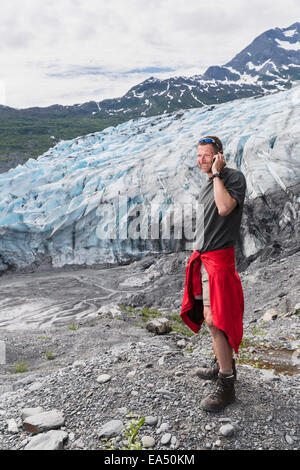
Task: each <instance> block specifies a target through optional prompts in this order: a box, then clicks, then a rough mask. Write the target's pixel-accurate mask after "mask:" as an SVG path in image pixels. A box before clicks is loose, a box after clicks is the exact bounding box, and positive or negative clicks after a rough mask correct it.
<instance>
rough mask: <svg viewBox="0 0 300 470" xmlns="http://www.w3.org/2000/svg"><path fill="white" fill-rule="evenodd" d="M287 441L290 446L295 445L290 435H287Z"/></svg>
mask: <svg viewBox="0 0 300 470" xmlns="http://www.w3.org/2000/svg"><path fill="white" fill-rule="evenodd" d="M285 440H286V442H287V443H288V444H290V445H292V444H294V441H293V439H292V438H291V436H289V435H288V434H286V435H285Z"/></svg>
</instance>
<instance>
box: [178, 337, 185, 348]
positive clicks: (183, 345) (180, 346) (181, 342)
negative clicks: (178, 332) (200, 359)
mask: <svg viewBox="0 0 300 470" xmlns="http://www.w3.org/2000/svg"><path fill="white" fill-rule="evenodd" d="M176 344H177V346H178V347H179V348H185V347H186V342H185V341H184V339H180V340H179V341H177V343H176Z"/></svg>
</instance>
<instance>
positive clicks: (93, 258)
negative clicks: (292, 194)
mask: <svg viewBox="0 0 300 470" xmlns="http://www.w3.org/2000/svg"><path fill="white" fill-rule="evenodd" d="M203 135H217V136H219V137H220V138H221V140H222V141H223V144H224V148H225V151H224V154H225V157H226V159H227V164H228V166H229V167H232V168H238V169H239V170H240V171H242V172H243V173H244V175H245V177H246V179H247V187H248V190H247V198H248V200H254V199H255V198H257V197H259V196H262V195H264V194H268V192H270V191H274V190H276V188H281V189H282V190H284V191H285V190H286V189H287V188H289V187H292V186H293V185H295V184H296V183H298V182H299V176H300V165H299V160H300V158H299V157H300V86H294V87H293V88H291V89H290V90H288V91H282V92H279V93H276V94H272V95H268V96H265V97H261V98H248V99H241V100H237V101H233V102H228V103H223V104H220V105H216V106H215V107H213V108H212V107H208V106H206V107H204V108H200V109H199V108H197V109H191V110H186V111H182V112H175V113H173V114H168V115H167V114H165V115H162V116H154V117H149V118H141V119H137V120H131V121H128V122H126V123H123V124H120V125H119V126H117V127H109V128H107V129H105V130H103V131H101V132H94V133H91V134H88V135H85V136H79V137H77V138H75V139H72V140H68V141H61V142H59V143H58V144H57V145H55V147H53V148H50V149H49V150H48V151H47V152H45V153H44V154H43V155H41V156H39V157H38V158H37V159H32V158H30V159H29V160H28V161H27V162H26V163H25V164H24V165H18V166H17V167H16V168H14V169H10V170H9V171H7V172H6V173H3V174H0V270H1V269H2V270H5V269H7V268H8V267H9V266H15V267H24V266H27V265H30V264H31V263H33V262H35V261H36V260H38V259H39V260H43V259H46V258H47V259H51V260H52V265H53V266H63V265H65V264H88V265H91V264H95V263H102V262H111V263H115V262H120V261H122V260H128V259H132V258H134V257H135V256H141V255H143V254H145V253H148V252H151V251H153V252H157V251H170V250H171V251H172V250H173V249H175V248H176V246H175V245H174V244H173V245H172V243H171V242H169V243H168V241H166V240H163V239H160V240H149V239H147V240H141V239H139V238H138V237H137V238H134V237H131V238H127V239H126V237H123V238H122V237H120V233H125V232H126V230H125V231H124V226H125V225H126V227H127V224H128V208H129V210H130V211H131V214H134V213H135V215H137V214H138V213H137V212H136V211H137V210H139V209H141V207H142V206H143V207H146V206H147V205H148V206H150V205H151V206H157V207H159V208H160V209H161V211H162V216H163V215H164V213H165V212H166V211H167V209H168V207H169V206H170V205H174V204H175V205H176V204H180V205H182V204H184V203H185V202H186V203H188V202H190V201H197V198H198V194H199V189H200V187H201V185H202V184H203V181H204V178H206V176H203V175H202V174H201V171H200V169H199V168H198V167H197V162H196V143H197V140H198V139H199V137H200V136H203ZM125 196H126V198H127V203H128V206H126V207H125V206H124V205H123V206H122V204H119V205H118V201H120V198H121V199H122V197H125ZM124 200H125V199H124ZM117 205H118V207H117ZM116 207H117V209H118V211H117V210H116ZM104 208H106V209H107V210H106V211H104V210H102V209H104ZM126 208H127V209H126ZM110 209H112V210H110ZM126 210H127V213H126ZM116 213H117V215H116ZM129 215H130V214H129ZM115 217H117V223H118V230H119V231H120V233H119V232H117V236H116V233H115V231H114V225H115V220H116V219H115ZM143 217H144V219H143V220H141V222H143V223H144V222H145V217H146V215H145V214H144V215H143ZM124 224H125V225H124ZM126 227H125V228H126ZM105 230H106V233H107V234H109V235H107V237H106V239H103V238H101V237H100V238H99V233H102V234H103V233H104V232H105Z"/></svg>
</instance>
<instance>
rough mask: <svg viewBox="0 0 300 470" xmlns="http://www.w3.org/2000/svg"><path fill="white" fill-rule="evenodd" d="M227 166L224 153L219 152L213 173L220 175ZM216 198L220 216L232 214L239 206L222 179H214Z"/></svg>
mask: <svg viewBox="0 0 300 470" xmlns="http://www.w3.org/2000/svg"><path fill="white" fill-rule="evenodd" d="M225 165H226V162H225V158H224V155H223V152H218V153H217V154H216V157H215V161H214V163H213V166H212V169H211V171H212V173H213V174H214V173H220V172H221V171H222V170H223V168H224V167H225ZM214 198H215V203H216V206H217V208H218V212H219V215H221V216H223V217H224V216H226V215H228V214H230V212H232V211H233V209H234V208H235V207H236V206H237V200H236V199H234V198H233V197H232V196H231V195H230V194H229V192H228V191H227V190H226V188H225V186H224V182H223V181H222V180H221V179H220V178H214Z"/></svg>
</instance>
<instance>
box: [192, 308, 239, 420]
mask: <svg viewBox="0 0 300 470" xmlns="http://www.w3.org/2000/svg"><path fill="white" fill-rule="evenodd" d="M204 319H205V321H206V323H207V326H208V328H209V329H210V332H211V335H212V340H213V347H214V351H215V355H216V356H217V360H218V363H219V365H220V370H219V373H218V379H217V383H216V387H215V389H214V390H213V392H212V393H211V394H210V395H208V396H207V397H205V398H203V400H201V403H200V406H201V408H202V409H204V410H206V411H219V410H221V409H223V408H224V407H226V406H227V405H228V404H229V403H232V402H233V401H234V399H235V390H234V380H235V374H234V372H233V367H234V366H233V358H232V348H231V346H230V344H229V343H228V340H227V338H226V336H225V335H224V333H223V332H222V331H221V330H218V329H217V328H216V327H215V326H214V324H213V321H212V315H211V309H210V307H208V306H205V307H204Z"/></svg>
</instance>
